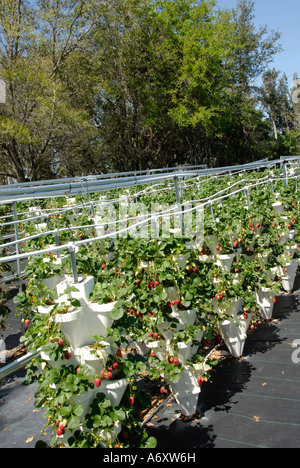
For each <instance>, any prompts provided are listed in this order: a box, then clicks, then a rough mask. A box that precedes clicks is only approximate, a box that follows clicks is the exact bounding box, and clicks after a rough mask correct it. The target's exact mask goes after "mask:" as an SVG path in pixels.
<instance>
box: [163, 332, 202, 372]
mask: <svg viewBox="0 0 300 468" xmlns="http://www.w3.org/2000/svg"><path fill="white" fill-rule="evenodd" d="M203 335H204V330H201V331H200V332H199V334H198V335H197V337H196V338H194V339H193V340H191V341H189V342H188V343H184V342H183V341H180V342H179V343H177V344H176V345H173V344H172V341H168V342H167V344H166V348H167V352H168V355H170V356H176V357H178V359H179V361H180V362H181V363H182V364H185V362H186V361H190V360H191V358H192V357H193V356H194V354H196V353H197V351H198V348H199V345H197V344H195V345H193V341H199V342H201V340H202V338H203Z"/></svg>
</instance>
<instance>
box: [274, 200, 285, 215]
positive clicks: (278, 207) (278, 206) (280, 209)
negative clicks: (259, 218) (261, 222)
mask: <svg viewBox="0 0 300 468" xmlns="http://www.w3.org/2000/svg"><path fill="white" fill-rule="evenodd" d="M272 207H273V208H274V210H275V211H276V213H277V214H278V215H279V216H281V215H282V214H283V212H284V206H283V204H282V203H281V201H277V202H275V203H272Z"/></svg>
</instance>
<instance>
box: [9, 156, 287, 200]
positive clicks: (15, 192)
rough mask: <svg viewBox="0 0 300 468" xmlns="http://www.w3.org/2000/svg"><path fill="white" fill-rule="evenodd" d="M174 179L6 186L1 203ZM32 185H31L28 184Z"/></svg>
mask: <svg viewBox="0 0 300 468" xmlns="http://www.w3.org/2000/svg"><path fill="white" fill-rule="evenodd" d="M277 163H278V164H280V163H281V161H280V160H278V161H264V162H261V161H258V162H255V163H249V164H246V165H240V166H228V167H224V168H212V169H202V170H190V171H178V172H176V177H177V178H184V177H187V176H191V175H195V176H197V175H208V174H224V173H230V172H232V171H236V170H243V169H254V168H262V167H269V166H270V165H274V164H277ZM173 178H174V173H171V174H170V173H163V174H160V175H154V176H151V175H147V176H134V177H126V179H125V180H122V181H121V182H120V181H119V179H116V178H115V179H105V180H104V181H102V182H100V183H99V181H96V182H94V181H91V180H90V181H86V186H85V187H84V188H83V186H82V183H81V182H72V183H71V182H70V183H64V184H52V185H43V186H39V185H38V186H36V187H32V184H31V185H30V186H29V189H26V187H25V186H22V188H15V187H14V186H13V185H12V186H5V190H3V189H1V188H0V203H11V202H13V201H21V200H29V199H37V198H53V197H59V196H63V195H65V194H66V193H68V195H70V194H72V195H76V194H83V193H84V194H87V193H93V192H103V191H107V190H110V189H112V188H114V189H115V188H125V187H132V186H135V185H146V184H153V183H155V182H159V181H161V180H169V179H173ZM27 184H30V183H27Z"/></svg>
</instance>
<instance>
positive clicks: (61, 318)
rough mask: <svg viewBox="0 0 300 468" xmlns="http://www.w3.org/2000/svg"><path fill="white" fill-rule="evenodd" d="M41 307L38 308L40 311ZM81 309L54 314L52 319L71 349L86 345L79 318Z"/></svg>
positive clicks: (81, 312)
mask: <svg viewBox="0 0 300 468" xmlns="http://www.w3.org/2000/svg"><path fill="white" fill-rule="evenodd" d="M40 310H41V309H39V311H40ZM82 314H83V309H82V308H78V309H75V310H74V311H73V312H68V313H67V314H56V315H55V316H54V320H55V322H56V323H59V324H60V329H61V331H62V332H63V334H64V335H65V337H66V338H67V340H68V342H69V343H70V345H71V347H72V348H73V349H75V348H80V347H81V346H84V345H86V344H87V343H86V339H85V334H83V333H82V327H81V318H82Z"/></svg>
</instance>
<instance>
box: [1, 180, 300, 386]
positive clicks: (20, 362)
mask: <svg viewBox="0 0 300 468" xmlns="http://www.w3.org/2000/svg"><path fill="white" fill-rule="evenodd" d="M298 177H300V176H294V178H295V179H297V178H298ZM278 180H282V179H281V178H278ZM269 182H270V179H269V178H263V180H259V181H256V183H252V184H251V185H250V186H246V187H243V188H241V189H238V190H235V191H234V192H231V193H228V194H223V195H222V196H219V197H215V198H211V199H209V201H206V202H204V203H201V205H197V206H196V207H192V208H189V209H188V210H185V211H182V212H181V214H182V213H184V212H190V211H193V210H196V209H199V208H204V207H205V206H206V205H208V204H212V203H213V202H216V201H219V200H222V199H224V198H229V197H230V196H233V195H236V194H238V193H242V192H243V193H244V194H245V195H246V191H247V190H248V189H249V187H254V186H259V185H262V184H264V183H269ZM235 185H236V184H233V186H235ZM229 188H232V187H229ZM220 193H222V191H221V192H219V193H217V194H215V195H220ZM247 203H248V205H249V197H247ZM175 214H176V215H177V214H180V213H179V212H176V213H175ZM155 216H157V217H159V216H165V213H156V214H155ZM148 222H149V219H144V220H142V221H140V222H137V223H136V224H135V225H131V226H127V227H126V228H124V229H121V230H119V231H116V232H114V233H108V234H106V235H103V236H99V237H96V238H92V239H85V240H82V241H76V242H73V243H69V244H68V245H64V246H56V247H51V248H50V247H48V248H47V249H43V250H40V251H35V252H27V253H25V254H18V255H14V256H13V257H2V258H0V263H2V262H4V261H7V260H20V259H23V258H28V257H32V256H35V255H42V254H46V253H48V252H52V251H53V252H55V251H58V250H59V251H61V250H65V249H69V252H70V254H71V256H72V253H73V260H74V258H75V253H74V252H75V247H76V246H79V245H83V244H86V243H92V242H96V241H99V240H102V239H106V238H111V237H115V236H116V235H118V234H122V233H125V232H128V231H130V230H131V229H136V228H137V227H139V226H143V225H144V224H147V223H148ZM92 226H95V225H92ZM85 227H86V226H85ZM76 229H78V227H76ZM71 260H72V258H71ZM72 267H73V273H75V275H74V280H75V282H76V271H74V264H73V263H72ZM38 354H39V351H38V352H37V353H36V354H27V355H26V356H24V357H22V358H20V359H17V360H16V361H15V362H13V363H11V364H8V365H7V366H4V367H3V368H2V369H0V379H1V378H4V377H7V376H8V375H10V374H11V373H13V372H15V371H17V370H19V369H21V368H23V367H25V366H26V365H27V364H29V363H30V362H31V360H32V359H33V358H34V357H35V356H37V355H38Z"/></svg>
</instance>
